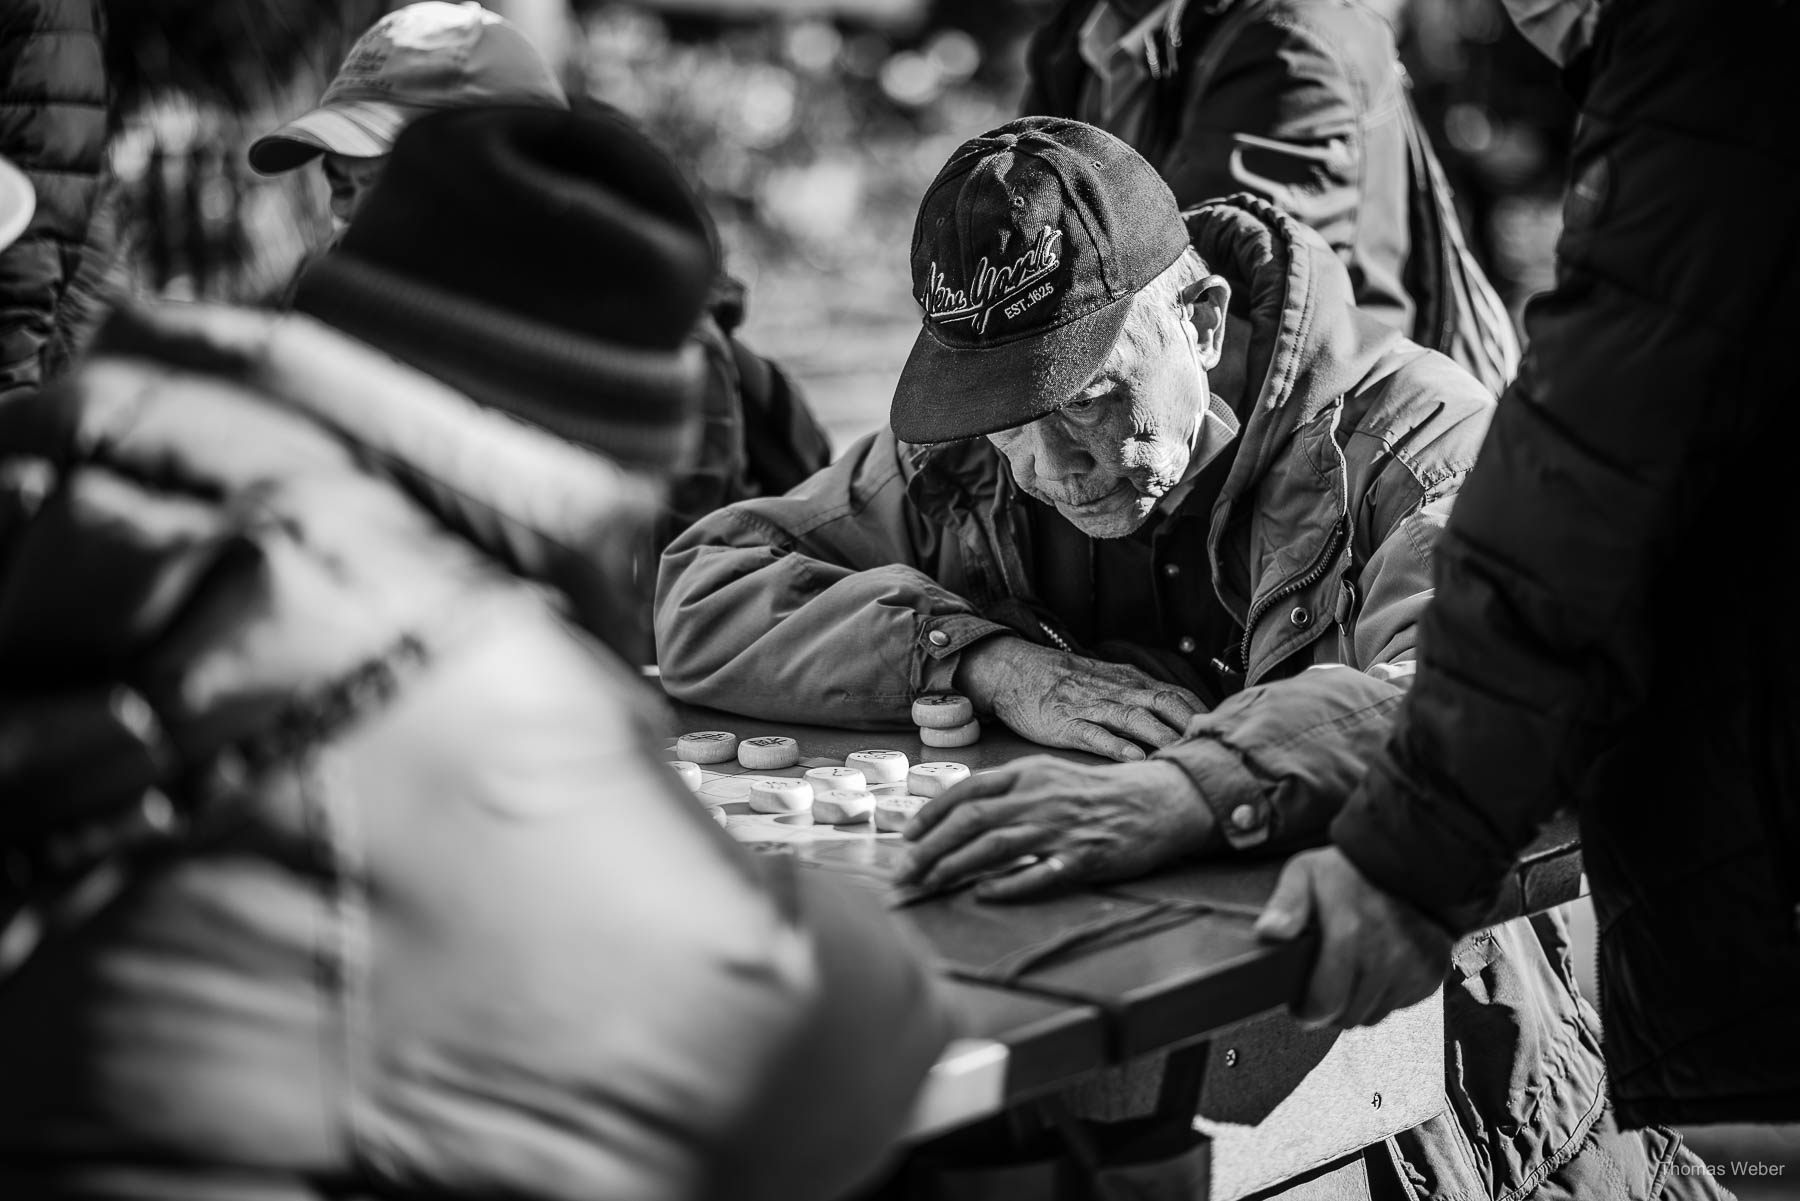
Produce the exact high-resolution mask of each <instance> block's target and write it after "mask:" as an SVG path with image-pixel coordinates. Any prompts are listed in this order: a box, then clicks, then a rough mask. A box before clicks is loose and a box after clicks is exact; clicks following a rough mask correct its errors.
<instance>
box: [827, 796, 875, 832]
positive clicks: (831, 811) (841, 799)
mask: <svg viewBox="0 0 1800 1201" xmlns="http://www.w3.org/2000/svg"><path fill="white" fill-rule="evenodd" d="M874 812H875V798H874V797H873V796H871V795H870V794H868V793H867V792H864V791H863V790H862V789H860V788H833V789H830V790H828V791H826V792H820V793H815V794H814V796H813V804H812V815H813V820H814V821H816V822H824V823H826V824H827V825H833V826H850V825H855V824H856V823H858V822H866V821H868V820H869V817H870V815H871V814H873V813H874Z"/></svg>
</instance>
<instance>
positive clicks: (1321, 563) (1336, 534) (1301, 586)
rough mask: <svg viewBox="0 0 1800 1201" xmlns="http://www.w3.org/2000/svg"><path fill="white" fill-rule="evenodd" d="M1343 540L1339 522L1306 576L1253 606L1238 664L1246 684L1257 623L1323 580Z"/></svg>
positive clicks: (1248, 617)
mask: <svg viewBox="0 0 1800 1201" xmlns="http://www.w3.org/2000/svg"><path fill="white" fill-rule="evenodd" d="M1343 538H1344V522H1342V521H1339V522H1337V523H1336V524H1335V525H1333V526H1332V529H1331V538H1330V540H1329V541H1327V542H1326V543H1325V549H1324V551H1323V552H1321V553H1320V555H1319V557H1318V559H1317V561H1315V562H1314V563H1313V565H1312V567H1311V568H1310V569H1308V571H1307V572H1306V574H1305V575H1303V576H1300V577H1298V578H1296V579H1292V580H1289V581H1288V582H1287V583H1285V584H1283V585H1282V586H1281V587H1280V588H1277V589H1276V590H1275V591H1273V592H1271V593H1269V595H1267V596H1265V597H1263V598H1262V599H1261V600H1260V601H1258V602H1256V604H1255V605H1253V606H1251V608H1250V613H1249V615H1248V616H1247V617H1245V618H1244V638H1243V641H1242V642H1240V643H1239V644H1238V663H1239V664H1241V665H1242V667H1243V670H1244V679H1245V681H1246V682H1248V680H1249V678H1250V636H1251V635H1252V634H1253V633H1255V632H1256V623H1257V622H1259V621H1261V620H1262V616H1263V614H1265V613H1267V612H1268V611H1269V610H1270V609H1271V608H1273V607H1274V606H1275V605H1277V604H1279V603H1280V602H1281V600H1282V599H1283V598H1284V597H1289V596H1292V595H1294V594H1295V593H1296V592H1304V591H1305V590H1306V589H1308V588H1311V587H1312V586H1313V585H1314V584H1316V583H1318V582H1319V581H1320V580H1321V579H1323V578H1324V577H1325V573H1326V572H1328V571H1330V570H1331V565H1332V563H1333V562H1335V561H1336V560H1337V552H1338V543H1340V542H1341V541H1343Z"/></svg>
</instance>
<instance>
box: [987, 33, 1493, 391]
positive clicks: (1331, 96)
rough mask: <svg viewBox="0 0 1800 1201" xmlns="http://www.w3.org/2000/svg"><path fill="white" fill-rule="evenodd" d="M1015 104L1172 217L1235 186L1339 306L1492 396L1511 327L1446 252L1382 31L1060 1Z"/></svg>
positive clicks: (1401, 79) (1439, 213)
mask: <svg viewBox="0 0 1800 1201" xmlns="http://www.w3.org/2000/svg"><path fill="white" fill-rule="evenodd" d="M1026 68H1027V73H1028V81H1027V84H1026V92H1025V99H1024V103H1023V106H1022V108H1023V111H1024V112H1027V113H1042V114H1045V115H1050V116H1059V117H1074V118H1079V119H1080V120H1083V121H1086V122H1088V123H1090V124H1093V125H1097V126H1099V127H1100V128H1102V129H1105V130H1107V131H1108V132H1109V133H1112V134H1113V135H1115V136H1117V137H1119V138H1121V139H1122V140H1124V141H1125V142H1127V143H1129V144H1130V145H1131V146H1132V147H1133V148H1134V149H1136V150H1137V151H1138V153H1140V154H1142V155H1143V156H1144V157H1145V158H1146V159H1148V160H1149V161H1150V162H1151V164H1152V165H1154V166H1155V167H1156V169H1157V171H1158V173H1159V174H1161V175H1162V177H1163V179H1164V180H1165V181H1166V182H1167V183H1168V185H1169V187H1170V189H1171V190H1172V191H1173V192H1174V193H1175V199H1176V200H1177V201H1178V202H1179V203H1180V204H1181V205H1182V206H1183V207H1184V208H1186V207H1191V206H1193V205H1197V204H1201V203H1203V202H1205V201H1207V200H1211V199H1214V198H1216V197H1220V196H1227V195H1230V194H1232V193H1234V192H1241V191H1249V192H1251V193H1254V194H1255V195H1258V196H1262V197H1263V198H1265V199H1267V200H1269V201H1270V202H1271V203H1273V204H1275V205H1278V206H1279V207H1280V208H1281V209H1282V210H1283V211H1285V212H1287V213H1289V214H1290V215H1292V216H1294V217H1297V218H1299V219H1300V220H1301V221H1303V222H1304V223H1306V224H1307V225H1310V226H1312V227H1313V229H1315V230H1317V231H1318V232H1319V234H1320V235H1321V236H1322V237H1323V238H1324V239H1325V240H1326V242H1328V243H1330V245H1331V248H1332V249H1333V250H1335V251H1336V252H1337V254H1338V257H1339V258H1340V259H1341V260H1342V262H1343V264H1344V266H1345V268H1346V269H1347V271H1348V272H1349V275H1350V284H1351V289H1352V291H1353V292H1354V294H1355V297H1356V302H1357V303H1358V304H1359V305H1361V306H1362V307H1363V308H1365V309H1367V310H1368V311H1369V312H1371V313H1373V314H1375V315H1376V316H1377V317H1379V318H1380V319H1381V320H1382V321H1384V322H1385V323H1387V324H1388V325H1390V326H1392V327H1393V328H1394V329H1397V330H1399V331H1400V332H1401V333H1404V334H1406V335H1407V336H1408V337H1410V338H1412V339H1414V340H1415V341H1417V342H1419V343H1420V344H1421V345H1424V346H1428V347H1430V348H1432V349H1434V350H1440V351H1443V352H1445V353H1446V354H1448V355H1450V356H1451V357H1452V358H1454V359H1456V360H1457V361H1458V362H1459V363H1461V364H1462V365H1463V366H1464V367H1466V368H1469V369H1470V370H1471V371H1472V372H1473V373H1474V374H1475V375H1476V376H1477V377H1478V378H1480V379H1481V380H1482V381H1483V382H1484V383H1486V384H1487V385H1488V386H1489V388H1490V389H1492V390H1493V391H1495V392H1498V391H1499V390H1500V389H1501V388H1503V387H1504V386H1505V385H1506V383H1507V382H1508V381H1509V380H1510V379H1511V378H1512V375H1513V373H1514V372H1515V371H1516V370H1517V367H1518V354H1519V352H1518V342H1517V339H1516V337H1515V335H1514V333H1513V329H1512V324H1511V318H1510V317H1509V316H1508V315H1507V313H1506V310H1505V307H1504V306H1503V305H1502V304H1501V302H1500V300H1499V297H1498V296H1497V295H1496V294H1495V293H1494V291H1493V288H1492V287H1491V286H1490V285H1489V283H1488V280H1487V277H1486V275H1485V274H1484V273H1483V271H1482V269H1481V267H1480V266H1479V265H1478V264H1477V263H1476V261H1475V260H1474V258H1473V257H1472V256H1471V255H1470V254H1469V253H1468V251H1467V248H1466V246H1465V245H1464V242H1463V237H1462V231H1461V226H1460V223H1459V219H1458V217H1457V215H1456V210H1455V204H1454V202H1453V200H1452V199H1451V196H1450V193H1449V188H1448V184H1447V182H1446V181H1445V179H1444V178H1443V172H1442V168H1441V166H1440V164H1439V163H1438V162H1437V159H1436V156H1435V153H1434V152H1433V150H1432V148H1431V145H1430V143H1429V141H1428V140H1427V139H1426V138H1425V135H1424V133H1423V131H1422V129H1421V127H1420V125H1419V121H1418V118H1417V116H1416V114H1415V113H1414V111H1413V108H1412V103H1411V100H1410V97H1409V95H1408V88H1407V82H1406V74H1405V72H1404V70H1402V68H1401V66H1400V58H1399V51H1398V49H1397V48H1396V47H1395V44H1394V33H1393V29H1392V27H1391V26H1390V25H1389V23H1388V21H1387V20H1385V19H1384V18H1383V16H1382V15H1381V14H1379V13H1377V12H1375V11H1374V10H1372V9H1371V8H1368V7H1365V6H1364V5H1362V4H1359V3H1356V2H1354V0H1208V2H1200V0H1063V2H1062V3H1061V4H1060V5H1058V6H1057V7H1056V9H1055V11H1054V12H1053V13H1052V14H1051V16H1050V17H1049V19H1048V20H1046V21H1045V23H1044V24H1043V26H1041V27H1040V28H1039V29H1038V31H1037V33H1036V34H1035V35H1033V37H1032V40H1031V43H1030V46H1029V48H1028V50H1027V52H1026Z"/></svg>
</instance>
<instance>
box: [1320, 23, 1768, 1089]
mask: <svg viewBox="0 0 1800 1201" xmlns="http://www.w3.org/2000/svg"><path fill="white" fill-rule="evenodd" d="M1516 11H1517V12H1518V13H1519V14H1520V16H1521V20H1522V26H1521V27H1522V28H1523V29H1524V30H1525V31H1526V33H1527V35H1528V36H1532V37H1533V38H1534V40H1536V41H1538V43H1539V44H1540V45H1542V46H1544V47H1546V48H1547V49H1550V50H1552V51H1554V52H1555V53H1556V54H1558V55H1559V56H1564V57H1567V58H1568V60H1569V61H1568V65H1569V67H1570V73H1569V76H1568V78H1569V79H1570V81H1571V82H1575V83H1579V82H1580V81H1582V80H1586V81H1588V86H1587V92H1586V96H1585V99H1584V100H1583V102H1582V117H1581V122H1580V124H1579V126H1578V127H1577V132H1576V141H1575V147H1574V150H1573V152H1572V162H1571V164H1570V173H1569V177H1570V179H1571V181H1572V183H1571V185H1570V188H1569V192H1568V195H1567V197H1566V198H1565V200H1564V206H1563V220H1564V224H1563V233H1562V237H1561V241H1560V242H1559V244H1558V246H1557V286H1556V289H1555V290H1554V291H1553V292H1551V293H1549V294H1547V295H1546V296H1544V297H1543V298H1541V299H1539V300H1538V301H1536V302H1535V303H1534V304H1533V306H1532V307H1531V309H1530V310H1529V312H1528V315H1527V328H1528V329H1529V331H1530V334H1531V347H1532V349H1531V354H1530V355H1529V356H1528V357H1527V359H1526V362H1525V367H1524V370H1523V371H1522V373H1521V374H1520V377H1519V379H1518V381H1517V383H1516V384H1515V385H1514V386H1513V388H1512V389H1511V390H1510V391H1509V392H1508V394H1507V397H1506V399H1505V400H1504V401H1503V402H1502V403H1501V406H1500V415H1499V417H1498V418H1497V419H1496V422H1495V427H1494V433H1493V436H1492V438H1491V439H1490V440H1489V443H1488V447H1487V449H1486V451H1485V452H1484V453H1483V455H1482V460H1481V465H1480V467H1479V468H1478V469H1477V471H1476V472H1475V473H1474V475H1473V476H1472V477H1471V480H1470V483H1469V486H1468V487H1467V488H1466V489H1465V492H1464V495H1463V499H1462V501H1461V502H1460V505H1459V507H1458V509H1457V513H1456V517H1455V519H1454V520H1453V521H1452V522H1451V523H1450V526H1449V529H1448V530H1447V531H1446V533H1445V536H1444V539H1443V541H1442V542H1441V543H1440V547H1439V552H1440V553H1439V564H1438V571H1437V583H1438V596H1437V600H1436V602H1435V603H1434V604H1433V606H1432V607H1431V609H1430V610H1429V612H1428V614H1427V616H1426V619H1425V623H1424V636H1425V652H1426V653H1425V656H1424V664H1423V667H1422V668H1421V671H1420V676H1419V682H1418V683H1417V684H1416V685H1415V687H1414V689H1413V692H1412V694H1411V696H1410V697H1409V698H1408V699H1407V703H1406V707H1405V708H1404V710H1403V711H1402V713H1401V716H1400V718H1399V721H1398V724H1397V726H1396V729H1395V732H1394V736H1393V741H1392V743H1391V744H1390V745H1389V746H1388V748H1387V750H1386V752H1385V753H1384V754H1382V755H1381V756H1379V757H1378V759H1377V760H1376V762H1375V763H1374V765H1373V766H1372V769H1371V771H1370V773H1369V776H1368V779H1367V781H1366V783H1365V784H1364V786H1363V788H1362V790H1361V791H1360V793H1359V794H1358V795H1357V796H1356V797H1355V798H1354V799H1353V800H1352V802H1351V803H1350V805H1349V806H1348V807H1347V808H1346V810H1345V812H1344V814H1343V816H1342V817H1341V818H1340V819H1339V821H1338V823H1337V825H1336V827H1335V828H1334V837H1335V838H1336V840H1337V841H1338V843H1339V844H1340V845H1341V846H1342V847H1343V848H1344V850H1345V852H1346V854H1348V855H1349V856H1350V857H1351V858H1352V859H1354V860H1355V861H1356V863H1357V864H1358V865H1359V866H1360V867H1361V869H1362V870H1363V871H1364V872H1365V873H1366V874H1367V875H1368V876H1369V877H1370V878H1371V879H1373V880H1375V881H1377V882H1379V883H1380V884H1382V885H1383V886H1384V887H1386V888H1388V889H1389V890H1391V891H1393V892H1395V893H1397V894H1398V895H1401V896H1404V897H1407V898H1409V899H1410V900H1412V901H1413V902H1414V903H1416V904H1417V905H1419V906H1420V907H1421V908H1423V909H1425V910H1427V911H1428V912H1431V913H1434V914H1437V915H1438V916H1440V917H1441V918H1442V919H1443V920H1444V921H1445V923H1446V924H1448V925H1452V926H1458V927H1466V926H1468V925H1469V924H1471V923H1472V922H1473V921H1476V920H1479V918H1478V916H1477V915H1478V914H1479V913H1480V912H1481V910H1482V907H1483V905H1484V904H1485V903H1486V899H1487V897H1488V896H1490V895H1491V894H1492V892H1493V890H1494V888H1495V887H1496V885H1497V884H1498V882H1499V880H1500V879H1501V875H1502V873H1503V872H1504V870H1505V865H1506V863H1507V862H1508V861H1509V860H1510V859H1511V857H1512V854H1513V852H1514V850H1515V849H1516V848H1518V847H1520V846H1523V845H1524V844H1525V843H1526V842H1527V841H1529V840H1530V838H1531V837H1532V833H1533V831H1534V830H1535V829H1536V827H1537V825H1538V823H1539V822H1540V821H1541V820H1542V819H1543V818H1545V817H1547V816H1548V815H1549V814H1550V813H1551V812H1552V811H1553V810H1555V809H1556V808H1558V807H1561V806H1569V805H1575V806H1578V807H1579V809H1580V813H1581V829H1582V845H1583V853H1584V859H1585V863H1586V868H1587V872H1588V878H1589V881H1590V882H1591V884H1592V887H1593V895H1594V906H1595V910H1596V913H1597V915H1598V918H1599V927H1600V973H1599V974H1600V982H1601V993H1602V1000H1603V1002H1604V1011H1605V1017H1606V1053H1607V1058H1608V1061H1609V1064H1610V1066H1611V1079H1612V1087H1613V1092H1614V1097H1615V1100H1616V1102H1617V1105H1618V1110H1619V1115H1620V1118H1621V1120H1622V1121H1625V1122H1626V1123H1628V1124H1631V1123H1639V1122H1646V1121H1680V1122H1727V1121H1730V1122H1736V1121H1795V1120H1800V1020H1796V1016H1795V998H1796V996H1797V995H1800V701H1797V700H1796V678H1797V677H1800V634H1797V633H1796V628H1795V623H1794V622H1793V621H1791V620H1789V615H1788V611H1787V609H1788V603H1789V601H1790V599H1791V588H1792V585H1791V584H1790V583H1789V581H1790V580H1791V578H1792V577H1789V576H1786V575H1785V574H1783V569H1784V568H1785V567H1786V566H1787V565H1788V564H1790V563H1792V562H1794V561H1795V559H1796V558H1797V557H1800V535H1797V533H1796V530H1797V529H1800V527H1797V526H1796V524H1795V522H1794V520H1793V516H1792V514H1793V508H1794V498H1793V491H1792V474H1791V472H1792V467H1791V465H1790V464H1789V463H1788V461H1787V455H1788V452H1789V451H1790V450H1792V449H1793V447H1794V446H1795V445H1796V439H1797V437H1800V407H1797V406H1796V405H1795V403H1794V400H1793V396H1794V379H1793V366H1792V360H1791V359H1790V357H1789V355H1788V351H1789V349H1790V348H1791V346H1792V344H1793V339H1794V332H1795V330H1796V329H1800V204H1797V203H1796V197H1800V143H1796V140H1795V130H1796V128H1800V93H1797V92H1796V91H1795V89H1794V88H1793V86H1792V83H1791V77H1792V66H1791V64H1790V63H1789V61H1788V59H1789V56H1790V55H1791V52H1792V48H1793V46H1795V45H1796V44H1800V9H1796V7H1795V6H1794V5H1791V4H1787V5H1784V4H1779V3H1770V2H1766V0H1729V2H1726V3H1719V4H1701V3H1695V2H1692V0H1614V2H1613V3H1608V4H1604V5H1599V4H1595V3H1594V2H1593V0H1572V2H1560V3H1549V4H1542V3H1537V4H1520V5H1518V6H1516ZM1590 36H1592V37H1593V38H1594V41H1593V44H1592V45H1591V46H1590V47H1586V48H1585V49H1584V46H1583V43H1584V42H1585V41H1586V39H1587V38H1588V37H1590Z"/></svg>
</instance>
